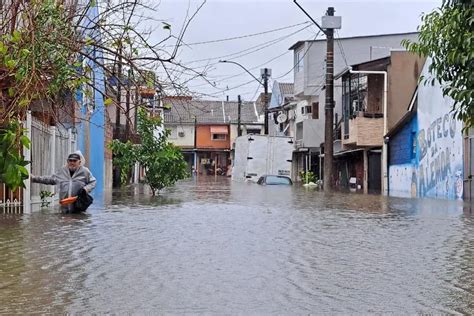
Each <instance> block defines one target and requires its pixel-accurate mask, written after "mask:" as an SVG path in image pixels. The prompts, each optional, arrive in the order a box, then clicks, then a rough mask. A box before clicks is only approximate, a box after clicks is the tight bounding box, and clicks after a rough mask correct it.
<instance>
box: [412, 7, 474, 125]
mask: <svg viewBox="0 0 474 316" xmlns="http://www.w3.org/2000/svg"><path fill="white" fill-rule="evenodd" d="M473 30H474V4H473V2H472V0H443V3H442V5H441V7H439V8H438V9H436V10H434V11H432V12H431V13H428V14H426V15H424V16H423V18H422V24H421V26H420V27H419V31H420V35H419V42H418V43H415V42H410V41H405V42H404V45H405V46H406V47H407V48H408V49H409V50H410V51H412V52H416V53H418V54H419V55H421V56H426V57H430V58H431V59H432V63H431V65H430V67H429V72H430V73H431V75H432V76H433V77H431V78H424V80H425V83H431V84H433V83H434V81H435V80H437V81H438V82H439V83H440V84H443V94H444V95H445V96H449V97H451V98H452V99H453V100H454V105H453V109H452V110H453V115H454V116H455V117H456V118H457V119H459V120H462V121H463V122H464V123H465V128H469V127H473V126H474V104H473V98H474V35H473Z"/></svg>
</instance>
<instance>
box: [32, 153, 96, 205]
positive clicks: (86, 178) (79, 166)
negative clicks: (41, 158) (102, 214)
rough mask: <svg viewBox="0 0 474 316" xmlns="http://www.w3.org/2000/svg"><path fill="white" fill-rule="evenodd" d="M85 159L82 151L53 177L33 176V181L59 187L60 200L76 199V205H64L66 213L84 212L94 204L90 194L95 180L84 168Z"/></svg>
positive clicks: (70, 157) (74, 154)
mask: <svg viewBox="0 0 474 316" xmlns="http://www.w3.org/2000/svg"><path fill="white" fill-rule="evenodd" d="M84 163H85V159H84V156H82V153H81V152H80V151H76V152H74V153H72V154H70V155H69V156H68V158H67V164H66V165H65V166H64V167H63V168H61V169H60V170H59V171H57V172H56V174H54V175H51V176H41V177H35V176H31V181H32V182H35V183H43V184H49V185H58V186H59V199H60V200H64V199H66V198H71V197H76V196H77V200H76V201H75V202H74V203H71V204H67V205H62V206H61V210H62V211H63V212H65V213H79V212H84V211H85V210H86V209H87V207H89V205H90V204H91V203H92V197H91V196H90V195H89V193H90V192H91V191H92V190H93V189H94V188H95V178H94V176H93V175H92V173H91V172H90V170H89V169H88V168H86V167H85V166H84Z"/></svg>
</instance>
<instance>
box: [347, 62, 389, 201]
mask: <svg viewBox="0 0 474 316" xmlns="http://www.w3.org/2000/svg"><path fill="white" fill-rule="evenodd" d="M349 72H350V73H351V74H365V75H383V135H384V136H385V135H386V134H387V132H388V131H387V115H388V113H387V98H388V79H387V71H377V70H352V68H351V67H350V68H349ZM382 144H383V145H382V193H383V195H388V171H387V163H388V161H387V160H388V159H387V157H388V155H387V149H388V147H387V143H386V142H385V141H383V142H382Z"/></svg>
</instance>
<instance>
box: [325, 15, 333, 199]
mask: <svg viewBox="0 0 474 316" xmlns="http://www.w3.org/2000/svg"><path fill="white" fill-rule="evenodd" d="M327 15H328V16H334V8H333V7H329V8H328V11H327ZM326 41H327V49H326V102H325V106H324V110H325V122H324V130H325V133H324V180H323V184H324V190H327V191H329V190H332V188H333V187H332V179H333V160H334V136H333V131H334V29H332V28H329V29H326Z"/></svg>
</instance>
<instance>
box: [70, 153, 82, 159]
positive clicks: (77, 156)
mask: <svg viewBox="0 0 474 316" xmlns="http://www.w3.org/2000/svg"><path fill="white" fill-rule="evenodd" d="M67 160H81V156H79V155H78V154H70V155H69V156H68V157H67Z"/></svg>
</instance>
